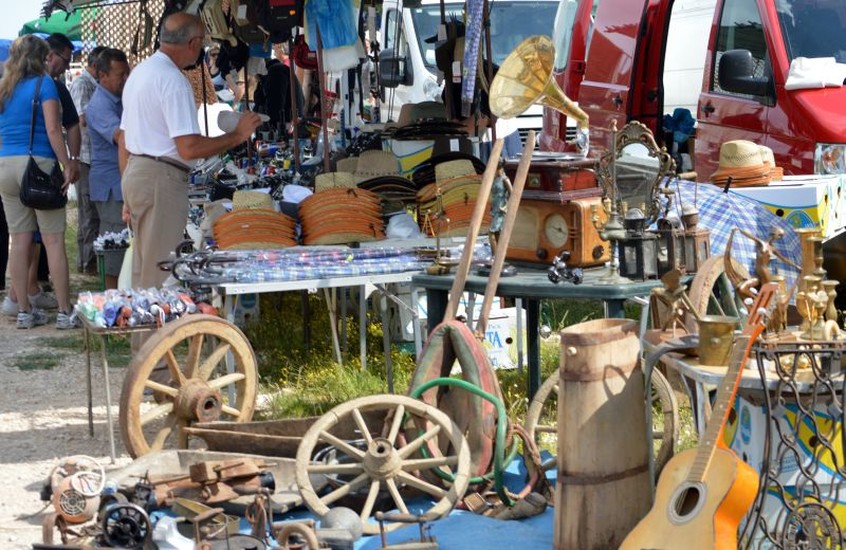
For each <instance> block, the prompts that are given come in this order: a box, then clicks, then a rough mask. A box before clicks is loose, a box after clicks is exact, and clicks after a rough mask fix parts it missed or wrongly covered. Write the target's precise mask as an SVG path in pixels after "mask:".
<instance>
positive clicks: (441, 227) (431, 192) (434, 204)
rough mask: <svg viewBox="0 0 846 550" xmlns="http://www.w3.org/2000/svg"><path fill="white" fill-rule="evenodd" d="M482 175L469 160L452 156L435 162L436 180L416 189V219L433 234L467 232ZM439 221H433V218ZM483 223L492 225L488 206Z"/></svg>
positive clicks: (450, 234) (457, 234)
mask: <svg viewBox="0 0 846 550" xmlns="http://www.w3.org/2000/svg"><path fill="white" fill-rule="evenodd" d="M481 182H482V177H481V176H480V175H479V174H478V173H477V172H476V169H475V167H474V166H473V162H471V161H469V160H451V161H448V162H443V163H440V164H438V165H437V166H435V183H432V184H429V185H427V186H425V187H424V188H423V189H421V190H420V191H418V193H417V219H418V220H419V221H420V224H421V229H422V230H423V231H424V232H426V233H428V234H430V235H434V234H437V235H440V236H443V237H454V236H460V235H465V234H466V233H467V231H468V229H469V228H470V218H472V216H473V210H474V208H475V206H476V198H477V197H478V196H479V187H480V185H481ZM435 219H436V220H437V221H433V220H435ZM482 225H483V227H487V226H488V225H490V211H489V209H486V210H485V217H484V218H483V221H482Z"/></svg>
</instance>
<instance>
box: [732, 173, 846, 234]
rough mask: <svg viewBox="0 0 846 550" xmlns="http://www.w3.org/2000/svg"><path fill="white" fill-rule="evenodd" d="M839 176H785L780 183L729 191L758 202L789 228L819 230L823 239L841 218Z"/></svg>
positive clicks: (839, 223)
mask: <svg viewBox="0 0 846 550" xmlns="http://www.w3.org/2000/svg"><path fill="white" fill-rule="evenodd" d="M841 179H842V178H841V177H840V176H785V177H784V180H783V181H781V182H772V183H771V184H770V185H767V186H764V187H740V188H737V189H732V190H731V192H732V193H735V194H738V195H742V196H744V197H749V198H751V199H754V200H755V201H757V202H759V203H760V204H761V205H762V206H764V207H765V208H766V209H767V210H769V211H770V212H772V213H773V214H775V215H776V216H778V217H780V218H784V219H785V220H786V221H787V222H788V223H789V224H790V225H791V226H793V227H795V228H800V227H820V228H822V232H823V237H825V238H829V237H832V236H833V235H834V234H835V232H836V231H837V230H839V229H840V227H841V225H842V223H843V221H844V217H843V215H842V210H841V212H837V210H836V209H837V208H839V207H840V206H839V204H838V197H840V196H842V195H843V190H841V189H840V185H841Z"/></svg>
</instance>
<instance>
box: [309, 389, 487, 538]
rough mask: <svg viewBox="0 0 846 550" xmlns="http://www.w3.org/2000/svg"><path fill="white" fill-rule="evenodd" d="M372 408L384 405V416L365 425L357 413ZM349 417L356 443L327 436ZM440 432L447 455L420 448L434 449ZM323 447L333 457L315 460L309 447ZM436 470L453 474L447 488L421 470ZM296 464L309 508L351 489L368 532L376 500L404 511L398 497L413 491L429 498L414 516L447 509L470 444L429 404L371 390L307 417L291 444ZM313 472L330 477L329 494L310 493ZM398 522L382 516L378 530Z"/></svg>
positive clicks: (320, 509) (461, 479) (462, 478)
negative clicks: (358, 435)
mask: <svg viewBox="0 0 846 550" xmlns="http://www.w3.org/2000/svg"><path fill="white" fill-rule="evenodd" d="M374 411H378V412H380V413H381V412H384V418H385V421H384V422H380V423H379V425H376V426H372V425H371V426H368V425H367V424H366V422H365V416H368V415H365V414H363V413H373V412H374ZM379 416H380V417H381V416H382V415H379ZM350 418H351V419H352V420H353V421H354V422H355V424H356V425H357V426H358V429H359V431H360V432H361V436H362V438H363V439H362V440H361V442H360V443H359V444H355V443H351V442H347V441H344V440H342V439H340V438H338V437H336V436H335V435H333V430H334V429H335V428H336V427H337V426H338V425H339V424H342V423H343V422H344V421H345V420H347V421H348V420H349V419H350ZM441 438H447V439H449V441H450V444H451V445H450V449H451V450H450V451H448V452H447V454H445V455H438V456H428V455H427V456H424V455H422V454H421V450H422V449H423V448H424V447H427V448H428V449H429V450H431V449H432V448H437V445H436V444H430V443H431V442H436V441H437V440H438V439H441ZM326 446H331V447H333V451H334V452H333V453H331V455H332V457H333V459H332V460H331V461H321V462H316V461H314V460H313V457H314V456H315V452H316V451H319V450H321V449H323V450H325V449H324V448H325V447H326ZM321 454H324V455H327V454H330V453H321ZM435 469H441V470H443V471H444V472H446V473H448V474H449V475H450V477H451V479H453V481H452V483H451V485H450V486H449V487H448V488H443V487H442V486H440V485H436V484H435V483H433V481H434V482H436V483H437V482H438V481H436V480H437V479H438V478H436V477H435V476H434V475H427V474H434V472H433V470H435ZM296 470H297V471H296V477H297V485H298V486H299V488H300V494H302V497H303V500H304V501H305V504H306V506H308V507H309V509H311V511H312V512H314V513H315V514H317V515H319V516H323V515H324V514H326V512H328V511H329V507H330V506H331V505H332V504H333V503H335V502H337V501H339V500H340V499H342V498H343V497H356V496H358V497H360V499H359V500H362V499H363V504H361V506H360V512H359V516H360V517H361V521H362V528H363V530H364V533H366V534H370V535H374V534H377V533H378V532H379V527H378V526H377V525H376V524H374V523H372V522H369V521H368V519H369V518H370V516H371V514H372V513H373V512H374V511H375V510H377V507H378V508H394V507H395V508H397V509H398V510H399V511H400V512H402V513H404V514H408V513H409V509H408V505H407V504H406V501H405V499H406V497H410V496H414V494H415V493H416V494H419V493H423V495H424V496H426V497H428V498H429V499H433V500H435V501H436V502H435V504H434V505H433V506H431V507H430V508H429V509H428V510H425V511H423V512H419V515H423V516H425V517H426V519H427V520H432V519H437V518H439V517H441V516H443V515H445V514H447V513H448V512H449V511H450V510H451V509H452V508H453V506H454V505H455V503H456V501H458V499H460V498H461V497H463V496H464V492H465V491H466V490H467V486H468V484H469V481H470V447H469V446H468V444H467V441H466V440H465V439H464V436H463V435H462V434H461V432H460V431H459V429H458V427H457V426H456V425H455V423H454V422H453V421H452V420H451V419H450V418H449V417H448V416H447V415H446V414H444V413H443V412H441V411H440V410H438V409H436V408H435V407H433V406H431V405H428V404H426V403H423V402H422V401H418V400H416V399H412V398H411V397H407V396H404V395H374V396H368V397H361V398H358V399H353V400H352V401H348V402H346V403H343V404H341V405H338V406H337V407H335V408H334V409H332V410H331V411H329V412H328V413H326V414H324V415H323V416H322V417H320V418H319V419H318V420H317V421H316V422H315V423H314V424H312V426H311V428H309V430H308V431H307V432H306V434H305V435H304V436H303V439H302V441H301V442H300V446H299V449H298V450H297V465H296ZM315 476H323V478H324V479H325V480H327V481H329V487H330V490H329V492H328V493H327V492H321V493H320V494H318V493H317V491H316V490H315V485H314V484H313V483H312V480H313V479H314V478H315ZM424 477H425V479H424ZM430 480H431V481H430ZM321 481H323V479H321ZM321 485H322V484H321ZM415 512H417V510H415ZM402 525H403V524H402V523H391V522H386V523H385V529H386V530H393V529H396V528H399V527H401V526H402Z"/></svg>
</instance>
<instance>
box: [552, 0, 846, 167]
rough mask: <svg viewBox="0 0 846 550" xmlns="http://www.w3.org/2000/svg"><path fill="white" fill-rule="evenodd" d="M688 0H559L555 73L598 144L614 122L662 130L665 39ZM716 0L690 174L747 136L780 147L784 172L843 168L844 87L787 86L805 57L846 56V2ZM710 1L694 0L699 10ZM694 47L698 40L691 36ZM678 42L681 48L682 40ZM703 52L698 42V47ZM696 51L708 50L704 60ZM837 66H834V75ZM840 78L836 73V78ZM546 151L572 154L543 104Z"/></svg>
mask: <svg viewBox="0 0 846 550" xmlns="http://www.w3.org/2000/svg"><path fill="white" fill-rule="evenodd" d="M681 3H683V0H677V1H674V0H561V4H560V7H559V11H558V21H557V25H558V26H557V28H556V34H555V37H554V39H555V41H556V48H557V54H556V72H555V79H556V81H557V82H558V84H559V85H560V86H561V88H562V89H563V90H564V92H565V93H566V94H567V95H568V96H569V97H570V98H571V99H573V100H576V101H578V102H579V105H580V106H581V108H582V109H583V110H584V111H585V112H586V113H587V114H588V115H589V117H590V129H591V146H592V147H594V148H600V149H602V148H605V146H606V144H607V143H608V139H609V136H608V131H609V128H610V126H611V121H612V120H616V121H617V126H618V127H622V126H623V125H624V124H625V123H626V122H628V121H631V120H638V121H640V122H642V123H644V124H646V125H647V126H649V127H650V128H651V129H652V130H653V132H654V133H655V135H656V137H657V138H658V139H659V140H660V139H661V138H662V137H663V131H662V126H663V124H662V121H663V117H664V114H665V104H672V101H669V102H668V98H667V97H666V94H665V89H666V88H668V86H667V82H665V81H664V74H665V73H664V63H665V57H666V53H667V51H666V50H667V36H668V33H669V30H670V28H671V25H673V20H674V19H675V18H676V17H677V16H678V13H679V12H678V10H675V11H674V9H673V7H674V4H681ZM704 3H709V4H713V9H712V16H713V17H712V24H711V26H710V36H709V37H708V41H707V44H708V46H707V51H691V52H690V53H689V56H688V57H690V58H691V59H692V60H694V62H697V61H696V60H704V64H703V63H702V61H698V63H700V64H701V66H702V67H703V68H702V74H701V82H702V86H701V91H700V93H699V97H698V102H697V106H696V113H693V114H694V116H695V117H696V120H697V127H696V134H695V135H696V139H695V147H694V149H695V151H693V152H692V153H693V156H694V157H695V162H694V169H695V170H696V171H697V172H698V174H699V179H700V180H707V179H709V178H710V176H711V174H712V173H713V172H714V171H715V170H716V168H717V164H718V159H719V149H720V144H721V143H723V142H725V141H728V140H734V139H748V140H751V141H754V142H757V143H760V144H763V145H767V146H768V147H770V148H771V149H772V150H773V153H774V154H775V157H776V164H777V165H779V166H782V167H783V168H784V173H785V174H811V173H821V174H831V173H846V88H844V87H843V83H842V82H829V83H828V86H830V87H825V88H805V89H794V90H788V89H786V88H785V84H786V82H787V80H788V73H789V69H790V66H791V62H792V61H793V60H794V59H796V58H798V57H807V58H833V59H829V60H828V61H830V62H831V63H832V67H834V68H836V69H837V70H838V71H839V70H840V69H842V68H843V67H842V66H841V65H839V64H840V63H846V0H705V2H704ZM702 4H703V1H700V2H699V5H700V7H701V5H702ZM691 42H694V40H691ZM675 47H682V48H683V47H685V44H684V43H682V44H679V45H677V46H675ZM697 49H698V48H697ZM700 56H701V57H700ZM832 74H838V73H837V71H832V72H829V73H828V74H827V75H824V76H827V77H828V78H829V79H830V78H831V75H832ZM838 80H839V79H838ZM545 111H546V112H545V114H544V130H543V134H542V136H541V140H540V143H541V148H542V149H545V150H565V149H566V146H565V144H564V140H565V137H566V124H565V122H566V118H565V116H564V115H563V114H561V113H558V112H555V111H552V110H551V109H546V110H545Z"/></svg>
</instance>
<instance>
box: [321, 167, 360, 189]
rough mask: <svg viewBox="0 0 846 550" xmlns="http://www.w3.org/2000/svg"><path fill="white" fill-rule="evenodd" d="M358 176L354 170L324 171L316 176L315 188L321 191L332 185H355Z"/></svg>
mask: <svg viewBox="0 0 846 550" xmlns="http://www.w3.org/2000/svg"><path fill="white" fill-rule="evenodd" d="M357 182H358V178H356V177H355V174H353V173H352V172H324V173H322V174H317V177H315V178H314V190H315V191H320V190H322V189H328V188H330V187H355V185H356V183H357Z"/></svg>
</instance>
